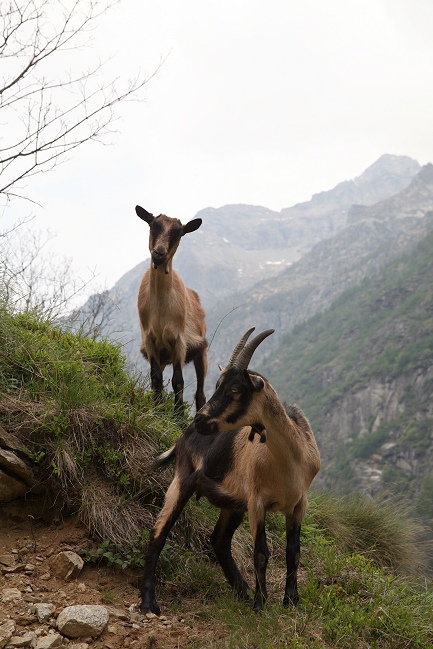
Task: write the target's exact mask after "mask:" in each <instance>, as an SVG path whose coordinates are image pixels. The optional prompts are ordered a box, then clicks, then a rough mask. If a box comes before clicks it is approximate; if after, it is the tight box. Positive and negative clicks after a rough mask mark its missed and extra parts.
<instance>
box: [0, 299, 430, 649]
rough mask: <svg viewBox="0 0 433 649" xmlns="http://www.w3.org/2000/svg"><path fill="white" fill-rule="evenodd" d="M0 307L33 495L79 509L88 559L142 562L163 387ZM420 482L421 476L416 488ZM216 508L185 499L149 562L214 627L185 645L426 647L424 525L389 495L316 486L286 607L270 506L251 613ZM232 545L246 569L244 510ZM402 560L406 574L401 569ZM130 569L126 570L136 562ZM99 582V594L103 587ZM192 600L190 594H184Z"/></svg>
mask: <svg viewBox="0 0 433 649" xmlns="http://www.w3.org/2000/svg"><path fill="white" fill-rule="evenodd" d="M1 316H2V317H1V318H0V342H1V344H0V391H1V397H0V421H1V423H2V425H3V426H4V427H5V429H6V430H7V431H8V432H9V433H12V434H14V435H16V436H17V437H19V438H20V440H21V441H22V442H24V444H25V445H26V446H27V448H28V453H27V457H28V458H31V460H32V463H33V467H34V470H35V472H36V475H37V477H38V479H39V480H40V482H41V483H45V481H46V480H48V481H49V482H48V484H49V488H48V490H47V491H46V492H45V493H44V495H43V497H41V496H40V495H38V494H30V495H29V498H34V499H35V500H38V499H39V500H40V502H41V506H42V504H45V512H44V516H45V517H46V514H47V511H46V508H47V501H48V509H49V508H50V507H52V505H53V503H52V502H51V504H50V501H49V498H48V495H47V494H49V493H50V492H51V493H54V494H55V500H56V505H57V508H56V510H55V511H57V512H58V511H59V510H60V511H63V512H64V513H68V512H79V513H80V516H81V520H82V521H83V522H84V523H85V524H86V525H87V528H88V530H89V532H90V534H91V536H92V537H93V538H94V539H95V546H94V549H92V550H91V551H89V552H88V554H87V556H86V559H87V560H88V561H91V562H95V561H105V562H106V563H108V564H109V565H111V566H113V568H115V569H118V570H123V569H131V568H133V569H136V570H140V569H141V566H142V563H143V552H144V551H145V547H146V543H147V539H148V532H149V529H150V527H151V525H152V523H153V521H154V518H155V514H156V513H157V512H158V511H159V508H160V506H161V502H162V498H163V495H164V492H165V488H166V486H167V484H168V483H169V481H170V477H171V470H170V469H168V470H165V471H160V472H158V473H153V472H152V471H151V470H150V467H151V463H152V460H153V458H154V456H155V454H156V453H157V452H158V451H160V450H165V449H166V448H168V447H169V446H170V445H171V443H172V442H173V440H174V439H175V438H176V437H177V436H178V435H179V434H180V432H181V429H180V428H179V424H178V422H177V421H176V419H175V417H174V414H173V403H172V400H171V399H170V398H166V399H165V401H164V403H163V404H162V406H161V407H158V408H156V407H155V406H154V405H153V401H152V398H151V395H150V393H149V386H148V383H147V381H146V378H145V379H144V380H143V378H142V377H131V376H130V375H129V374H128V373H127V372H126V370H125V366H124V359H123V357H122V355H121V353H120V350H119V349H118V348H116V347H114V346H112V345H109V344H108V343H106V342H104V341H95V340H91V339H88V338H85V337H83V336H81V335H80V334H71V333H70V332H68V331H62V330H61V329H59V328H58V327H55V326H54V325H53V324H52V323H50V322H47V321H43V320H41V319H40V318H36V317H35V316H32V315H31V314H26V315H22V314H21V315H15V316H12V315H10V314H8V313H7V312H6V311H4V312H3V313H2V314H1ZM427 491H428V485H427V486H426V492H427ZM216 516H217V511H216V510H215V509H214V508H213V507H211V506H210V505H209V504H208V503H207V502H206V501H204V500H203V499H202V500H200V501H199V502H196V501H195V500H191V501H190V503H189V504H188V506H187V507H186V509H185V512H184V514H183V515H182V517H181V519H180V520H179V521H178V523H177V524H176V526H175V528H174V532H173V533H172V535H170V537H169V539H168V542H167V544H166V546H165V548H164V550H163V552H162V555H161V560H160V564H159V568H158V586H157V597H158V599H159V600H160V603H161V605H162V609H163V612H164V610H165V611H167V612H168V611H170V612H172V613H173V614H174V613H176V614H182V611H183V609H184V608H185V607H186V606H187V604H188V605H189V606H192V607H193V608H194V609H195V610H196V613H195V615H196V619H197V620H201V621H204V622H206V623H207V624H209V625H210V627H211V628H212V631H213V633H212V638H211V639H210V640H209V641H207V640H206V642H207V643H208V644H203V641H200V642H199V641H198V640H197V639H196V636H191V638H190V639H188V640H187V644H186V645H185V646H186V647H188V648H189V649H194V648H197V649H198V648H199V647H200V648H203V647H209V648H211V647H215V648H218V649H224V648H225V647H227V648H236V649H238V648H240V649H242V648H245V649H267V648H273V649H274V648H275V649H279V648H283V647H284V648H290V649H304V648H305V649H306V648H307V647H308V648H309V649H311V648H313V649H316V648H320V649H322V648H323V649H329V648H334V647H335V648H337V647H338V648H343V649H346V648H347V649H352V648H357V649H358V648H359V649H364V648H365V649H367V648H368V649H379V648H380V649H400V648H401V649H409V648H410V649H411V648H414V649H418V648H419V649H421V648H422V649H428V648H432V647H433V623H432V618H431V610H432V605H433V593H432V589H431V586H430V585H427V577H426V575H427V572H426V548H425V547H424V546H423V544H422V532H423V530H422V527H421V526H420V524H419V523H418V522H417V521H416V520H414V519H413V518H411V517H409V516H408V512H407V511H406V510H404V508H403V509H402V508H401V506H397V505H396V504H395V503H394V502H393V501H392V500H391V499H389V500H383V501H378V500H372V499H366V498H364V497H362V496H360V495H357V496H354V495H352V496H350V497H345V498H339V497H338V496H336V495H334V494H329V493H322V492H316V493H314V492H313V494H312V496H311V498H310V507H309V510H308V513H307V517H306V520H305V523H304V526H303V533H302V554H301V569H300V594H301V603H300V605H299V607H298V608H297V609H283V608H282V605H281V600H282V596H283V589H284V581H285V569H284V556H285V532H284V522H283V518H282V517H281V516H279V515H271V516H269V520H268V524H267V530H268V542H269V546H270V548H271V560H270V564H269V569H268V581H269V592H270V598H269V603H268V606H267V608H266V609H265V610H264V611H263V613H262V614H261V615H256V614H254V613H253V612H252V610H251V609H250V608H249V607H248V606H246V605H245V604H243V603H241V602H239V601H237V600H236V599H234V598H233V596H232V594H231V592H230V590H229V588H228V586H227V584H226V582H225V579H224V576H223V575H222V572H221V570H220V568H219V566H218V565H217V564H216V563H215V561H214V559H213V556H212V553H211V551H210V549H209V544H208V537H209V534H210V531H211V530H212V527H213V525H214V524H215V520H216ZM233 549H234V555H235V557H236V560H237V562H238V563H239V565H240V568H241V571H242V572H243V573H244V574H245V575H246V576H247V578H248V580H249V583H250V584H252V583H253V575H252V546H251V538H250V534H249V530H248V526H247V523H245V524H244V525H242V526H241V527H240V529H239V530H238V531H237V532H236V534H235V537H234V542H233ZM410 572H412V573H413V574H412V576H410V577H409V576H405V577H404V578H403V576H402V575H403V574H405V575H407V573H410ZM139 574H140V573H139V572H137V575H139ZM114 597H115V595H114V593H113V592H112V591H111V590H110V589H107V590H104V591H102V592H101V601H103V602H105V603H110V602H112V601H114ZM191 603H192V604H191Z"/></svg>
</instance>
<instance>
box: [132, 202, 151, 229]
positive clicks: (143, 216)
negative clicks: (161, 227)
mask: <svg viewBox="0 0 433 649" xmlns="http://www.w3.org/2000/svg"><path fill="white" fill-rule="evenodd" d="M135 213H136V214H137V216H139V217H140V219H143V221H146V223H148V224H149V225H150V224H151V223H152V221H153V219H154V218H155V217H154V216H153V214H151V213H150V212H146V210H145V209H144V208H143V207H140V205H136V206H135Z"/></svg>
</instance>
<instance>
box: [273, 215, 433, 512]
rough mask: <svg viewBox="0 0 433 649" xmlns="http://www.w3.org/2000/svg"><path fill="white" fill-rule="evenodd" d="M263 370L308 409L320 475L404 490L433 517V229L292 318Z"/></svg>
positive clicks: (331, 481) (334, 481)
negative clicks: (302, 317) (301, 318)
mask: <svg viewBox="0 0 433 649" xmlns="http://www.w3.org/2000/svg"><path fill="white" fill-rule="evenodd" d="M430 216H431V217H433V215H432V214H430ZM262 371H264V372H265V373H266V375H267V376H268V378H270V380H271V382H272V383H273V385H274V386H275V387H276V389H277V390H278V392H279V394H280V397H281V398H283V399H286V400H287V401H288V402H292V401H295V402H297V403H299V405H301V407H302V408H303V409H304V410H305V412H306V414H307V415H308V417H309V418H310V421H311V423H312V427H313V430H314V431H315V433H316V436H317V439H318V443H319V446H320V448H321V453H322V458H323V468H322V471H321V477H320V479H321V480H322V482H324V483H326V484H327V485H330V486H333V487H339V488H341V489H342V490H350V489H353V488H354V487H360V488H362V489H364V490H366V491H368V492H371V493H375V492H377V491H378V490H380V489H388V490H390V491H392V492H396V491H400V492H402V493H404V494H405V495H406V496H407V495H411V497H413V498H414V499H416V501H417V503H418V506H419V510H420V511H421V512H422V513H423V514H425V515H429V516H430V517H432V518H433V504H432V503H433V499H432V496H433V470H432V467H433V434H432V431H433V399H432V397H433V232H430V233H429V234H428V235H427V236H426V237H425V238H424V239H423V240H422V241H421V242H420V243H419V244H418V246H417V247H416V248H415V249H414V250H413V251H412V252H411V253H409V254H406V255H404V256H401V257H399V258H398V259H396V260H395V261H393V262H392V263H390V264H389V265H387V266H386V267H385V268H384V269H383V270H382V271H380V272H379V273H378V274H376V275H374V276H373V277H371V278H368V279H365V280H364V281H363V282H362V283H361V285H360V286H359V287H357V288H353V289H349V290H347V291H345V292H344V293H343V294H342V295H341V296H340V297H339V298H338V299H337V300H336V301H335V302H334V303H333V304H332V306H331V307H330V308H329V310H327V311H326V312H325V313H322V314H319V315H316V316H315V317H314V318H312V319H310V320H308V321H306V322H304V323H303V324H302V325H300V326H297V327H295V328H294V329H293V331H292V332H291V333H290V334H288V335H286V336H284V338H283V340H282V341H281V344H280V345H279V347H278V349H277V350H275V352H274V353H273V354H272V355H271V356H269V357H268V358H267V359H266V361H265V362H264V363H263V367H262Z"/></svg>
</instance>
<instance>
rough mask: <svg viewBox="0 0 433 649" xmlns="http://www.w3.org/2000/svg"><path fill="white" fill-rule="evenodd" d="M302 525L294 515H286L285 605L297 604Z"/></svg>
mask: <svg viewBox="0 0 433 649" xmlns="http://www.w3.org/2000/svg"><path fill="white" fill-rule="evenodd" d="M300 537H301V525H300V523H299V522H298V521H297V520H296V519H295V517H294V515H290V516H286V542H287V544H286V565H287V577H286V588H285V591H284V598H283V606H289V605H290V604H291V605H292V606H296V604H297V603H298V602H299V594H298V579H297V577H298V566H299V556H300V551H301V542H300Z"/></svg>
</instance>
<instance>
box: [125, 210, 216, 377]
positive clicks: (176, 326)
mask: <svg viewBox="0 0 433 649" xmlns="http://www.w3.org/2000/svg"><path fill="white" fill-rule="evenodd" d="M157 219H158V224H159V226H160V231H159V234H158V237H157V239H156V240H154V238H153V236H152V230H151V233H150V237H149V250H150V253H151V255H153V254H154V253H155V251H156V252H159V253H160V254H163V255H165V261H164V263H162V264H161V265H158V266H156V265H155V264H154V261H153V260H152V259H151V262H150V268H149V269H148V270H147V271H146V272H145V274H144V276H143V279H142V281H141V285H140V289H139V292H138V301H137V306H138V314H139V318H140V330H141V346H140V351H141V353H142V354H143V356H144V357H145V358H147V359H148V361H149V362H150V361H151V359H152V358H154V359H155V360H156V361H157V362H158V364H159V366H160V369H161V371H164V368H165V367H166V366H167V365H173V366H174V365H175V364H179V366H180V369H181V370H182V369H183V367H184V364H185V362H187V359H188V362H189V360H191V357H189V355H190V354H192V355H193V354H194V353H196V354H199V355H201V357H202V362H203V368H204V376H206V373H207V366H208V360H207V342H206V322H205V313H204V310H203V308H202V306H201V304H200V298H199V296H198V294H197V293H196V291H194V290H192V289H189V288H187V287H186V286H185V284H184V282H183V280H182V278H181V277H180V275H179V274H178V273H177V272H176V271H174V270H173V269H172V261H173V256H174V253H175V252H176V250H177V247H178V245H179V241H177V242H176V243H175V245H172V247H171V249H170V235H171V233H172V231H173V229H176V228H177V229H178V230H179V229H181V228H182V224H181V223H180V221H179V220H178V219H172V218H170V217H168V216H165V215H163V214H161V215H160V216H159V217H157Z"/></svg>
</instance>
